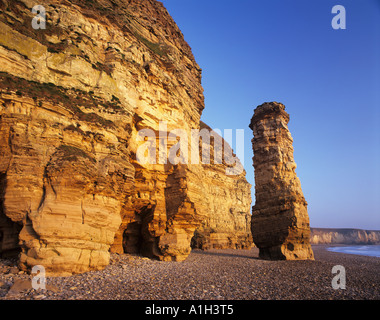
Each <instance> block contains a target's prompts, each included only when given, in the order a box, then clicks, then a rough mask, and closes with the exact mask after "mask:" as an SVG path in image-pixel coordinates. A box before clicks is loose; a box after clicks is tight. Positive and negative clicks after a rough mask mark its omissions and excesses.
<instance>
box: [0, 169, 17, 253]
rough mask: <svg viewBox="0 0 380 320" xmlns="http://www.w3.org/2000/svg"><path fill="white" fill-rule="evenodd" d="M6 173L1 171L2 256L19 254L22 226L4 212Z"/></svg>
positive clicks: (0, 242) (0, 250)
mask: <svg viewBox="0 0 380 320" xmlns="http://www.w3.org/2000/svg"><path fill="white" fill-rule="evenodd" d="M5 188H6V174H5V173H0V258H8V257H15V256H17V255H18V254H19V253H20V251H21V248H20V245H19V233H20V231H21V228H22V226H21V225H19V224H17V223H16V222H13V221H12V220H11V219H9V218H8V217H7V216H6V215H5V212H4V195H5Z"/></svg>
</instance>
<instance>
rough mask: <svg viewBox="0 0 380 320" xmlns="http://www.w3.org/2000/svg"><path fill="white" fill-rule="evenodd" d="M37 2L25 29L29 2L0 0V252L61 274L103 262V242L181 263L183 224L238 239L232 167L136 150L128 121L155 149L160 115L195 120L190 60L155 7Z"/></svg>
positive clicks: (200, 105)
mask: <svg viewBox="0 0 380 320" xmlns="http://www.w3.org/2000/svg"><path fill="white" fill-rule="evenodd" d="M43 5H44V7H45V10H46V15H47V18H46V29H36V30H35V29H33V28H32V26H31V22H32V19H33V18H34V16H35V14H33V13H32V11H31V9H32V7H33V6H34V3H33V2H31V1H29V0H19V1H12V3H10V2H4V1H0V10H1V11H0V90H1V91H0V253H2V254H6V253H10V252H12V251H15V250H18V249H20V250H21V254H20V268H22V269H23V270H30V268H31V267H33V266H34V265H37V264H39V265H43V266H44V267H45V268H46V271H47V273H48V274H51V275H69V274H72V273H79V272H85V271H89V270H99V269H102V268H104V267H105V266H106V265H107V264H108V263H109V257H110V255H109V252H110V251H112V252H118V253H123V252H128V253H142V254H144V255H146V256H149V257H154V258H158V259H161V260H174V261H181V260H183V259H185V258H186V257H187V256H188V254H189V253H190V250H191V247H190V244H191V240H192V238H193V235H194V233H196V235H197V236H198V235H200V237H202V238H203V239H206V242H207V243H208V245H207V246H205V247H213V246H214V244H217V245H218V246H219V244H220V243H223V246H232V247H243V246H248V245H249V241H250V239H249V236H248V234H249V233H248V230H247V224H248V223H249V219H250V215H249V203H250V201H251V197H250V185H249V184H248V183H247V181H246V180H245V172H244V171H241V172H239V174H236V175H234V176H228V175H226V170H225V169H226V167H228V165H227V164H225V163H224V162H223V163H221V164H218V165H215V164H213V163H211V164H210V165H206V164H204V165H203V164H201V165H196V164H194V165H193V164H191V163H178V164H172V163H169V162H167V163H160V162H157V163H141V162H140V161H138V160H137V156H136V154H137V152H138V149H139V147H140V146H141V143H142V141H141V139H139V134H140V133H141V130H143V129H145V130H151V132H153V133H155V135H156V137H157V141H156V142H157V146H156V147H157V148H158V146H159V145H160V144H161V143H163V142H165V141H166V144H167V146H166V147H167V149H169V148H171V147H173V145H175V143H176V142H177V141H176V140H175V139H174V140H173V139H172V140H170V139H167V138H164V140H165V141H163V139H161V138H160V137H161V135H162V133H163V132H162V129H161V127H160V123H161V122H165V126H166V130H165V132H166V131H167V132H170V131H171V130H174V129H178V128H180V129H182V130H183V131H184V132H185V133H186V134H187V135H190V132H191V130H192V129H200V128H201V122H200V118H201V113H202V110H203V109H204V97H203V88H202V86H201V69H200V68H199V66H198V65H197V63H196V62H195V60H194V57H193V55H192V52H191V49H190V47H189V46H188V44H187V43H186V42H185V40H184V38H183V35H182V33H181V31H180V30H179V28H178V27H177V25H176V24H175V23H174V21H173V20H172V18H171V17H170V16H169V14H168V13H167V11H166V9H165V8H164V7H163V5H162V4H161V3H160V2H157V1H155V0H145V1H140V0H128V1H122V0H112V1H111V0H102V1H100V0H99V1H95V0H94V1H87V2H83V1H79V0H74V1H59V0H56V1H53V0H52V1H45V2H44V4H43ZM178 151H179V150H178ZM181 151H183V150H181ZM197 152H198V151H197ZM157 157H159V154H158V152H157ZM238 165H239V164H238V163H237V164H236V166H238ZM225 197H230V200H227V201H226V199H225ZM212 228H213V232H211V231H210V230H211V229H212ZM209 231H210V232H209ZM193 242H197V243H199V241H195V240H194V241H193ZM199 246H201V245H199Z"/></svg>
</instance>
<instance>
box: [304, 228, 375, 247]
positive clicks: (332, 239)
mask: <svg viewBox="0 0 380 320" xmlns="http://www.w3.org/2000/svg"><path fill="white" fill-rule="evenodd" d="M310 243H311V244H349V245H377V244H380V231H378V230H360V229H328V228H311V235H310Z"/></svg>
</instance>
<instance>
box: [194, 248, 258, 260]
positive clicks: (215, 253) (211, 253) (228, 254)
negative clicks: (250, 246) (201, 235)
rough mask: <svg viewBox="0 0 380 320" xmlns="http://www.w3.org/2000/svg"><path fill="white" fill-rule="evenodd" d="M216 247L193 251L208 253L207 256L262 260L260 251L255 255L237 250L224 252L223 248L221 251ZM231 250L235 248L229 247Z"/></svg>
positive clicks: (202, 253) (201, 253)
mask: <svg viewBox="0 0 380 320" xmlns="http://www.w3.org/2000/svg"><path fill="white" fill-rule="evenodd" d="M215 250H216V249H213V251H208V250H201V249H193V250H192V251H191V252H192V253H196V254H200V255H206V256H217V257H226V258H240V259H249V260H261V259H260V258H259V253H258V252H257V256H256V253H255V255H244V254H241V253H240V252H238V251H236V253H232V252H224V251H223V249H221V250H220V251H215ZM228 250H229V251H231V250H234V249H228ZM247 252H251V250H247Z"/></svg>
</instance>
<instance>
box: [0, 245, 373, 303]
mask: <svg viewBox="0 0 380 320" xmlns="http://www.w3.org/2000/svg"><path fill="white" fill-rule="evenodd" d="M326 248H327V247H326V246H313V251H314V255H315V261H265V260H261V259H259V258H258V249H257V248H253V249H251V250H211V251H201V250H193V252H192V253H191V255H190V256H189V257H188V259H187V260H186V261H184V262H180V263H178V262H161V261H155V260H150V259H147V258H144V257H141V256H136V255H117V254H112V255H111V263H110V265H109V266H108V267H106V268H105V269H104V270H102V271H95V272H88V273H85V274H79V275H74V276H71V277H57V278H47V279H46V289H45V290H43V289H38V290H35V289H33V288H32V286H31V279H32V276H31V275H28V274H24V273H23V272H22V271H19V270H18V268H17V261H16V260H15V259H13V260H12V259H0V300H379V299H380V258H376V257H367V256H359V255H350V254H344V253H336V252H329V251H327V250H326ZM336 265H341V266H343V267H344V268H345V271H346V288H345V289H344V290H343V289H338V290H335V289H333V288H332V280H333V278H334V274H333V273H332V269H333V267H334V266H336Z"/></svg>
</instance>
